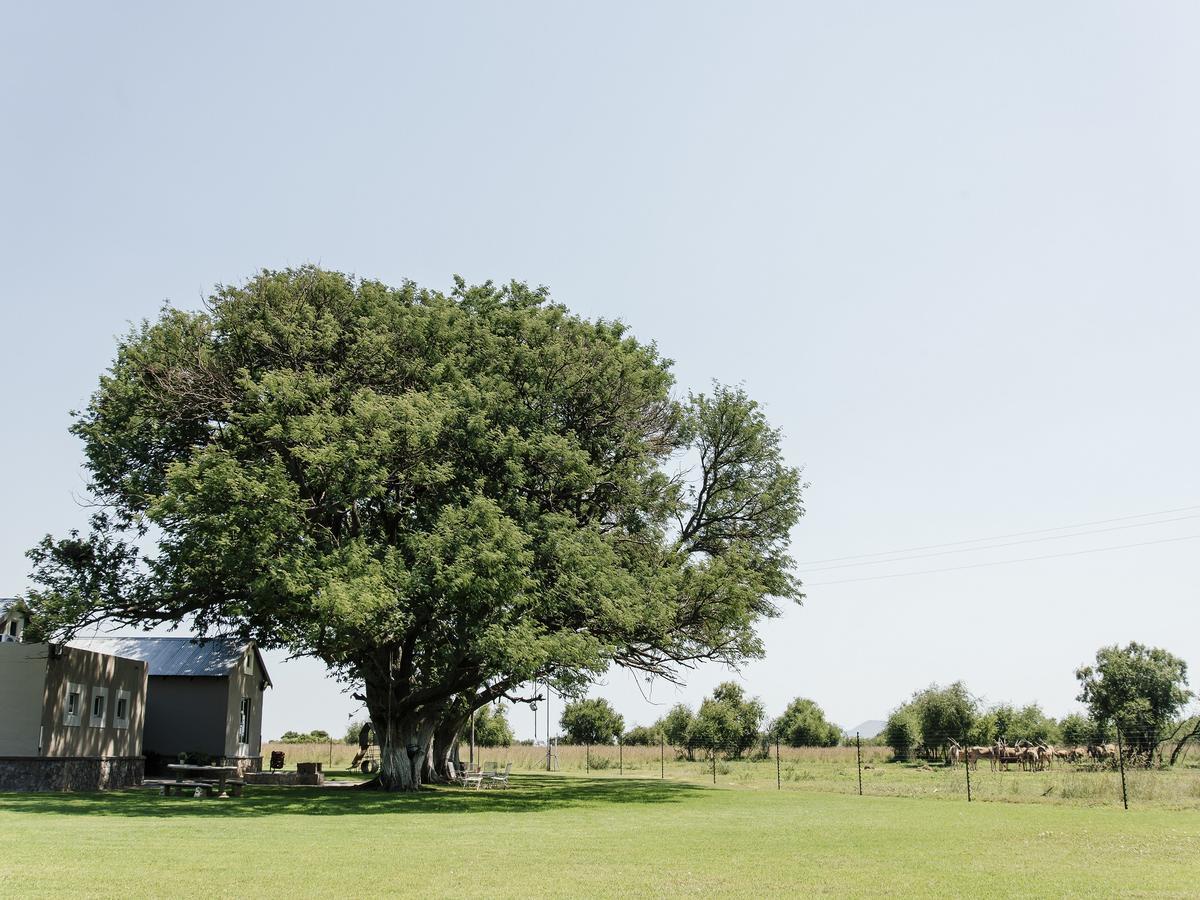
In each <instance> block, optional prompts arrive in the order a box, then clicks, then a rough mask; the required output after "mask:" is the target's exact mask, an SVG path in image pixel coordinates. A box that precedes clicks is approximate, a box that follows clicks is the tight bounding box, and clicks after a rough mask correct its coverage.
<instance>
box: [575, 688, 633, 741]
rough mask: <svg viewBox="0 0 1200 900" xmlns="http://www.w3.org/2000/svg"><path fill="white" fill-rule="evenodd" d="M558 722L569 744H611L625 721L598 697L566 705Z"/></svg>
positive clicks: (619, 733) (618, 734)
mask: <svg viewBox="0 0 1200 900" xmlns="http://www.w3.org/2000/svg"><path fill="white" fill-rule="evenodd" d="M559 721H560V724H561V725H562V727H563V731H565V732H566V738H567V743H570V744H611V743H613V741H615V740H616V739H617V738H618V737H620V735H621V732H622V731H623V730H624V728H625V719H624V718H622V716H621V715H620V713H618V712H617V711H616V710H615V709H613V708H612V706H610V705H609V702H608V701H607V700H605V699H603V698H600V697H597V698H594V699H589V700H576V701H575V702H574V703H568V704H567V705H566V708H565V709H564V710H563V714H562V719H561V720H559Z"/></svg>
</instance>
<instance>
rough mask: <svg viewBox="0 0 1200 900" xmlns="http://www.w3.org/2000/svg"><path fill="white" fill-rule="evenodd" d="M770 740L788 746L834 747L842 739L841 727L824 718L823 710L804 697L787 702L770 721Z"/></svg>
mask: <svg viewBox="0 0 1200 900" xmlns="http://www.w3.org/2000/svg"><path fill="white" fill-rule="evenodd" d="M769 733H770V736H771V739H772V740H776V741H779V742H780V743H783V744H787V745H788V746H790V747H836V746H837V745H838V743H839V742H840V741H841V739H842V729H840V728H838V726H836V725H834V724H833V723H832V722H830V721H828V720H827V719H826V718H825V711H824V710H823V709H821V707H819V706H817V704H816V703H815V702H814V701H812V700H809V699H806V698H804V697H797V698H796V699H795V700H793V701H792V702H791V703H789V704H788V707H787V709H785V710H784V711H783V715H781V716H780V717H779V718H778V719H776V720H775V721H774V722H772V723H771V729H770V732H769Z"/></svg>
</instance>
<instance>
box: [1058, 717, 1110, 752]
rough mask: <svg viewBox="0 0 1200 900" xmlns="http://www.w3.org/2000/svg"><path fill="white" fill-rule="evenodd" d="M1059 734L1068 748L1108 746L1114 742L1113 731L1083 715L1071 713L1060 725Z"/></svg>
mask: <svg viewBox="0 0 1200 900" xmlns="http://www.w3.org/2000/svg"><path fill="white" fill-rule="evenodd" d="M1058 733H1059V736H1060V738H1061V740H1062V742H1063V743H1064V744H1065V745H1067V746H1068V747H1081V746H1087V745H1088V744H1107V743H1108V742H1109V741H1111V740H1113V735H1112V729H1111V728H1105V727H1104V726H1103V725H1101V724H1100V723H1098V722H1096V721H1095V720H1094V719H1091V718H1089V717H1088V716H1085V715H1082V714H1081V713H1071V714H1070V715H1069V716H1066V717H1064V718H1063V720H1062V721H1061V722H1059V723H1058Z"/></svg>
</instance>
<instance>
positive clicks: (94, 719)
mask: <svg viewBox="0 0 1200 900" xmlns="http://www.w3.org/2000/svg"><path fill="white" fill-rule="evenodd" d="M107 709H108V688H102V687H93V688H92V709H91V713H92V715H91V718H90V719H89V720H88V724H89V725H91V727H92V728H103V727H104V713H105V711H106V710H107Z"/></svg>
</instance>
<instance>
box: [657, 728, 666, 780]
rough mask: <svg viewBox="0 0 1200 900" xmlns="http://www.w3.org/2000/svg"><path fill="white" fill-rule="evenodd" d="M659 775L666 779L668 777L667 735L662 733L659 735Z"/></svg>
mask: <svg viewBox="0 0 1200 900" xmlns="http://www.w3.org/2000/svg"><path fill="white" fill-rule="evenodd" d="M658 769H659V772H658V777H659V778H661V779H663V780H664V781H665V780H666V777H667V736H666V735H665V734H660V735H659V736H658Z"/></svg>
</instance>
